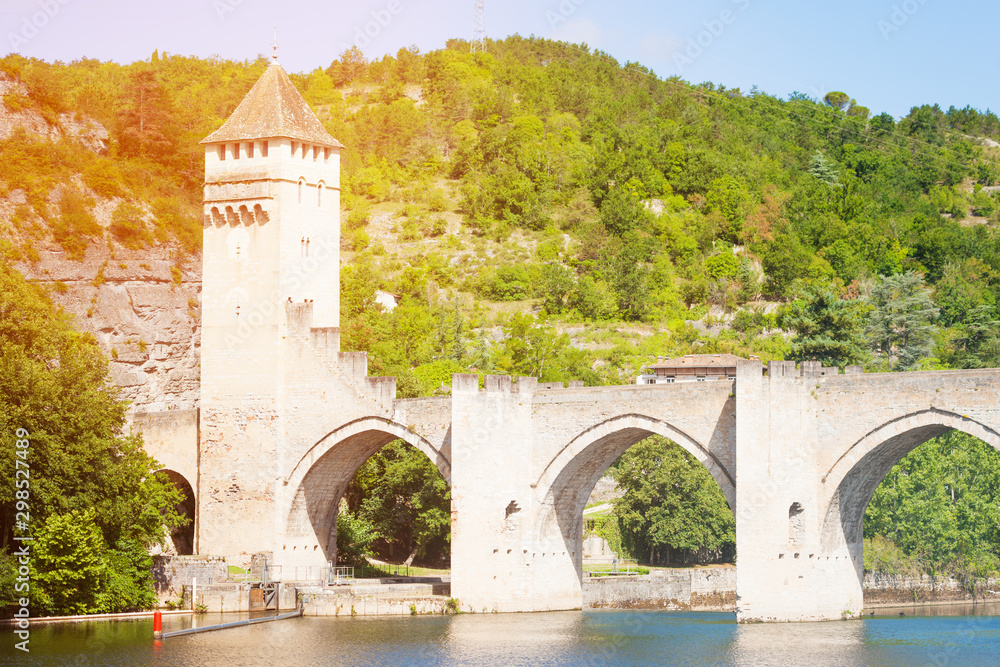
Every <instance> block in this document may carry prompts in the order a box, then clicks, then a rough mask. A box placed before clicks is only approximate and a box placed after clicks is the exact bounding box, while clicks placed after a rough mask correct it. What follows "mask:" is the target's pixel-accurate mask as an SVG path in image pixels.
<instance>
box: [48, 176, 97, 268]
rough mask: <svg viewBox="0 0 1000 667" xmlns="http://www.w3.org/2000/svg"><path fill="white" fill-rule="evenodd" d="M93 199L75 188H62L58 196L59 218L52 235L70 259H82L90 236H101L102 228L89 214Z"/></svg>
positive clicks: (53, 227)
mask: <svg viewBox="0 0 1000 667" xmlns="http://www.w3.org/2000/svg"><path fill="white" fill-rule="evenodd" d="M92 205H93V201H92V200H90V199H89V198H87V197H85V196H84V195H83V194H82V193H81V192H80V191H79V190H77V189H75V188H63V191H62V194H61V195H60V197H59V218H58V220H56V222H55V224H54V225H53V226H52V235H53V236H54V237H55V239H56V242H57V243H58V244H59V245H61V246H62V248H63V250H65V251H66V254H67V256H69V258H70V259H75V260H82V259H83V256H84V255H85V254H86V252H87V245H88V243H89V239H91V238H101V237H102V236H104V230H103V229H101V226H100V225H99V224H97V220H95V219H94V216H93V215H91V214H90V207H91V206H92Z"/></svg>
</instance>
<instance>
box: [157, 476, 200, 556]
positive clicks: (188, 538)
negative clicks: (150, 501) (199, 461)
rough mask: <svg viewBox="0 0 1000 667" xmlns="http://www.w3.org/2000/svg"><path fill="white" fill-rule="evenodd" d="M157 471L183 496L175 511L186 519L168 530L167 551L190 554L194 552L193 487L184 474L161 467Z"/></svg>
mask: <svg viewBox="0 0 1000 667" xmlns="http://www.w3.org/2000/svg"><path fill="white" fill-rule="evenodd" d="M159 472H161V473H163V474H164V475H166V477H167V479H168V480H169V481H170V483H171V484H173V485H174V487H175V488H176V489H177V490H178V491H180V493H181V495H182V496H183V498H182V499H181V501H180V503H178V504H177V507H176V510H177V513H178V514H180V515H181V516H183V517H186V518H187V519H188V521H187V523H186V524H184V525H183V526H180V527H178V528H174V529H173V530H172V531H171V532H170V536H169V544H168V549H167V551H168V553H169V552H173V553H176V554H177V555H178V556H191V555H193V554H194V533H195V526H194V523H195V498H194V489H193V488H192V487H191V484H190V483H189V482H188V481H187V479H185V477H184V475H182V474H180V473H179V472H176V471H174V470H168V469H163V470H160V471H159Z"/></svg>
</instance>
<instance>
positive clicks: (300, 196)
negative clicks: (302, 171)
mask: <svg viewBox="0 0 1000 667" xmlns="http://www.w3.org/2000/svg"><path fill="white" fill-rule="evenodd" d="M304 186H305V181H303V180H302V179H299V203H300V204H301V203H302V188H303V187H304Z"/></svg>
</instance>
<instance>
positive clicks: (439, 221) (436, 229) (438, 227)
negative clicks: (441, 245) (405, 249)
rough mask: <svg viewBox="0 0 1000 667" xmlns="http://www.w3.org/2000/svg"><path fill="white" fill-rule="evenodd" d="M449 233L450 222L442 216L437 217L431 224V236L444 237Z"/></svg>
mask: <svg viewBox="0 0 1000 667" xmlns="http://www.w3.org/2000/svg"><path fill="white" fill-rule="evenodd" d="M447 231H448V221H447V220H445V219H444V218H443V217H441V216H437V217H436V218H434V220H433V221H432V222H431V229H430V235H431V236H435V237H437V236H442V235H444V233H445V232H447Z"/></svg>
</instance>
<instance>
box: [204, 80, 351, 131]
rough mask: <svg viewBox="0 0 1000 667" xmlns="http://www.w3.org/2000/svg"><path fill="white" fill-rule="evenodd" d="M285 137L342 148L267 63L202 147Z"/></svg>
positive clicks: (286, 81)
mask: <svg viewBox="0 0 1000 667" xmlns="http://www.w3.org/2000/svg"><path fill="white" fill-rule="evenodd" d="M271 137H288V138H289V139H297V140H299V141H305V142H309V143H312V144H319V145H320V146H333V147H337V148H343V144H341V143H340V142H339V141H337V140H336V139H334V138H333V137H332V136H330V133H329V132H327V131H326V129H325V128H324V127H323V125H322V123H320V122H319V119H318V118H316V114H314V113H313V111H312V109H310V108H309V105H308V104H307V103H306V101H305V100H304V99H303V98H302V95H301V94H299V91H298V90H296V89H295V85H294V84H293V83H292V81H291V79H289V78H288V75H287V74H286V73H285V70H283V69H282V68H281V65H279V64H278V63H276V62H273V63H271V64H270V65H269V66H268V68H267V69H266V70H265V71H264V74H263V75H262V76H261V77H260V79H258V80H257V83H255V84H254V85H253V88H251V89H250V92H249V93H247V95H246V97H244V98H243V101H242V102H240V105H239V106H238V107H236V111H234V112H233V115H231V116H230V117H229V118H228V119H227V120H226V122H225V123H223V124H222V127H220V128H219V129H218V130H216V131H215V132H213V133H212V134H210V135H208V136H207V137H205V138H204V139H202V140H201V143H203V144H215V143H223V142H226V141H246V140H248V139H269V138H271Z"/></svg>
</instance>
